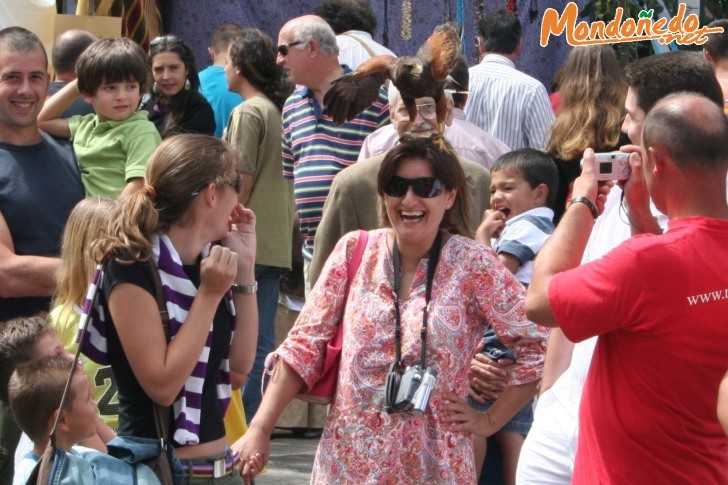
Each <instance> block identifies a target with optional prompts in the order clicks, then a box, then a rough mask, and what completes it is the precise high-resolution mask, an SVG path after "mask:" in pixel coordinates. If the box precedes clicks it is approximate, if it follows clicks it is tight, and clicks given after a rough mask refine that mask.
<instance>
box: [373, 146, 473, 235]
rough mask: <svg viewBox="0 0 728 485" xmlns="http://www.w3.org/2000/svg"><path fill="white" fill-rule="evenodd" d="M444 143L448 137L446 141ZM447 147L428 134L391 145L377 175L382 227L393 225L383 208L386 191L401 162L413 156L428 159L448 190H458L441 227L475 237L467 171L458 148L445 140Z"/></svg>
mask: <svg viewBox="0 0 728 485" xmlns="http://www.w3.org/2000/svg"><path fill="white" fill-rule="evenodd" d="M443 141H444V142H445V140H443ZM445 146H446V147H447V149H446V150H441V149H440V148H439V147H438V146H437V145H435V143H434V142H433V141H432V139H431V138H429V137H422V138H414V139H412V140H409V141H405V142H402V143H400V144H399V145H397V146H396V147H394V148H392V149H391V150H389V151H388V152H387V154H386V155H385V156H384V160H382V165H381V167H380V168H379V174H378V176H377V192H378V193H379V211H380V212H379V217H380V222H381V223H382V226H385V227H391V225H392V224H391V222H390V220H389V218H388V217H387V211H386V210H385V207H384V190H385V189H386V188H387V186H388V185H389V183H390V182H391V180H392V177H394V176H395V175H396V173H397V168H398V167H399V166H400V164H401V163H402V162H403V161H405V160H409V159H412V158H419V159H422V160H424V161H426V162H427V164H428V165H429V166H430V169H431V170H432V174H433V175H434V177H435V178H437V179H439V180H440V181H441V182H442V184H443V185H444V186H445V188H447V189H448V190H453V189H457V191H458V193H457V195H456V196H455V202H454V203H453V205H452V207H451V208H450V209H449V210H448V211H447V212H445V216H444V217H443V219H442V221H441V222H440V228H441V229H445V230H447V231H450V232H451V233H453V234H459V235H461V236H468V237H470V236H472V233H471V231H470V196H469V192H468V186H467V184H466V182H465V172H464V171H463V167H462V165H461V164H460V160H458V157H457V156H456V155H455V150H454V149H453V148H452V147H451V146H450V145H449V144H447V142H445Z"/></svg>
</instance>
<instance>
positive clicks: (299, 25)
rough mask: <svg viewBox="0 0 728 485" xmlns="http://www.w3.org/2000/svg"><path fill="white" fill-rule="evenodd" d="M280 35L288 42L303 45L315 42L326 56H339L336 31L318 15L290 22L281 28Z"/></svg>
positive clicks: (305, 16)
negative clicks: (298, 42)
mask: <svg viewBox="0 0 728 485" xmlns="http://www.w3.org/2000/svg"><path fill="white" fill-rule="evenodd" d="M280 35H281V37H287V38H288V39H289V40H287V42H292V41H302V44H301V45H303V44H306V43H308V42H309V41H311V40H315V41H316V42H317V43H318V44H319V48H320V49H321V51H322V52H324V53H325V54H328V55H331V56H338V55H339V46H338V45H337V44H336V34H334V30H333V29H332V28H331V26H330V25H329V24H327V23H326V21H325V20H324V19H322V18H321V17H319V16H318V15H304V16H302V17H297V18H295V19H291V20H289V21H288V22H286V23H285V24H284V25H283V27H282V28H281V32H280Z"/></svg>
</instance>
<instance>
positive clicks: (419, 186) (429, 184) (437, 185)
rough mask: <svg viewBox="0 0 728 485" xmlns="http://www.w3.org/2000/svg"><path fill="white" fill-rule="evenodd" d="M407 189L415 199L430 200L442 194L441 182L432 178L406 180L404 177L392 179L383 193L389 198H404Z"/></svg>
mask: <svg viewBox="0 0 728 485" xmlns="http://www.w3.org/2000/svg"><path fill="white" fill-rule="evenodd" d="M409 187H412V191H413V192H414V193H415V195H416V196H417V197H421V198H423V199H431V198H432V197H437V196H438V195H440V194H441V193H442V182H441V181H440V179H436V178H434V177H422V178H417V179H406V178H404V177H396V176H395V177H392V180H391V181H390V182H389V185H387V188H386V189H385V190H384V193H385V194H387V195H388V196H390V197H404V196H405V195H406V194H407V190H408V188H409Z"/></svg>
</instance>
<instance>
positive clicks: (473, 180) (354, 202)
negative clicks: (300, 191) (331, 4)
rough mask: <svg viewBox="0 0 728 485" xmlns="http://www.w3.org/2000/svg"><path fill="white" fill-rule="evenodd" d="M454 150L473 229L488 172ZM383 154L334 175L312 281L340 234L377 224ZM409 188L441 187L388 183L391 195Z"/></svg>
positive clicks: (432, 193) (400, 128)
mask: <svg viewBox="0 0 728 485" xmlns="http://www.w3.org/2000/svg"><path fill="white" fill-rule="evenodd" d="M390 91H394V93H396V94H397V95H396V96H394V95H393V94H392V93H391V92H390V96H389V99H390V100H393V101H394V104H393V105H392V106H390V110H392V111H391V115H392V116H391V119H392V126H393V127H394V128H395V129H396V130H397V137H401V136H402V135H404V131H405V127H406V125H407V124H406V123H399V122H398V115H397V110H398V108H399V107H400V104H401V103H400V101H399V99H400V97H399V93H397V90H396V89H395V88H394V87H390ZM448 106H449V107H450V108H449V109H452V103H448ZM427 109H428V108H427V107H426V106H423V107H418V110H419V113H422V111H423V110H424V111H426V110H427ZM448 116H449V114H448ZM420 118H421V115H420V114H418V116H417V119H418V121H417V122H416V126H420V125H422V124H423V123H426V120H420ZM433 128H434V126H433ZM430 132H431V130H426V129H424V130H417V129H415V130H413V131H412V133H413V135H415V136H429V134H430ZM445 140H446V141H447V140H448V138H447V131H446V132H445ZM453 149H454V151H455V153H457V154H458V159H459V160H460V163H461V164H462V166H463V170H464V171H465V178H466V182H467V184H468V189H469V192H470V197H471V204H470V207H471V213H470V218H471V220H470V225H471V226H472V228H473V230H475V228H476V227H478V225H479V224H480V218H481V217H482V215H483V212H484V211H485V210H486V209H487V208H488V207H489V204H490V201H489V188H490V175H489V173H488V170H487V169H486V168H484V167H483V166H482V165H480V164H478V163H475V162H473V161H471V160H468V159H466V158H463V157H462V155H461V154H460V153H458V150H457V148H453ZM385 155H386V152H383V153H380V154H378V155H376V156H374V157H372V158H369V159H367V160H360V161H359V162H357V163H355V164H354V165H352V166H351V167H348V168H346V169H345V170H342V171H341V172H340V173H339V174H338V175H337V176H336V177H335V178H334V181H333V183H332V185H331V191H330V192H329V196H328V197H327V198H326V203H325V204H324V210H323V217H322V219H321V222H320V223H319V226H318V231H317V233H316V246H315V247H314V251H313V260H312V261H311V270H310V275H311V282H312V284H313V283H315V282H316V280H317V279H318V275H319V274H320V272H321V269H322V268H323V266H324V263H325V262H326V258H328V256H329V254H330V253H331V251H333V249H334V246H336V242H337V241H338V240H339V238H340V237H341V236H343V235H344V234H346V233H347V232H349V231H354V230H356V229H366V230H370V229H376V228H377V227H379V221H378V218H377V197H378V196H377V174H378V173H379V166H380V165H381V163H382V160H384V156H385ZM409 187H412V189H413V191H414V192H415V195H417V196H418V197H423V198H428V197H436V196H437V195H438V191H439V190H442V188H441V186H440V184H439V181H438V180H437V179H412V180H410V179H401V178H399V177H395V178H394V179H393V180H392V183H391V184H390V185H389V190H391V193H390V195H393V196H395V197H396V196H398V195H397V194H401V195H404V194H405V193H406V192H407V190H408V189H409Z"/></svg>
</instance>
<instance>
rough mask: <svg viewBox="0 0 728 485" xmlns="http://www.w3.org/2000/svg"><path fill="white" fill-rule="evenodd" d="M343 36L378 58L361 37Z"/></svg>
mask: <svg viewBox="0 0 728 485" xmlns="http://www.w3.org/2000/svg"><path fill="white" fill-rule="evenodd" d="M341 35H345V36H347V37H349V38H350V39H354V40H355V41H357V42H358V43H359V44H361V46H362V47H363V48H364V50H365V51H367V53H368V54H369V57H376V56H377V55H376V54H375V53H374V51H373V50H372V48H371V47H369V46H368V45H367V43H366V42H364V41H363V40H361V39H360V38H359V37H357V36H356V35H353V34H341ZM365 242H366V241H365Z"/></svg>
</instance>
